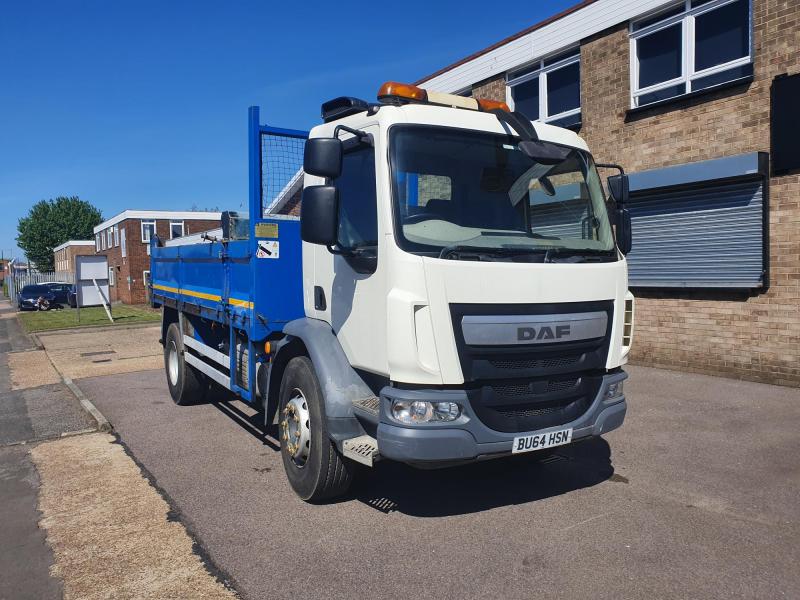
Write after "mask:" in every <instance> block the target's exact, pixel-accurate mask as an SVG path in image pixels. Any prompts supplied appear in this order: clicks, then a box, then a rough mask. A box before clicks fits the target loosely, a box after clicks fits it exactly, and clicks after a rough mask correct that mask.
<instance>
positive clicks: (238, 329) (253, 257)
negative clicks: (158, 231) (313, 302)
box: [150, 107, 308, 401]
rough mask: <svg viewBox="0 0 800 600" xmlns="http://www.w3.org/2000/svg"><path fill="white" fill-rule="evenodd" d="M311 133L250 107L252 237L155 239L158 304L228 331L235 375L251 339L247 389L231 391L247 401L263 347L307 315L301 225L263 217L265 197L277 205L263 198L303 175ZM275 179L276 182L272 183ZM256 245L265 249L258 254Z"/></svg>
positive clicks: (152, 265) (153, 271) (153, 279)
mask: <svg viewBox="0 0 800 600" xmlns="http://www.w3.org/2000/svg"><path fill="white" fill-rule="evenodd" d="M307 136H308V134H307V133H306V132H303V131H295V130H290V129H280V128H274V127H269V126H265V125H260V124H259V115H258V108H257V107H251V108H250V112H249V171H250V202H249V205H250V211H249V215H250V218H249V239H246V240H230V241H226V240H218V241H203V242H198V243H195V244H185V245H178V246H159V245H158V241H157V240H156V239H153V240H152V242H151V248H150V277H151V290H150V293H151V299H152V304H153V306H154V307H159V306H162V305H164V306H167V307H170V308H175V309H176V310H178V311H180V312H186V313H189V314H193V315H197V316H199V317H202V318H203V319H205V320H206V321H209V322H211V323H219V324H223V325H226V326H229V335H230V340H229V348H230V349H231V350H230V352H229V355H230V361H231V364H230V373H231V374H233V373H234V372H235V371H236V367H235V364H234V361H235V360H236V356H235V355H236V352H235V351H234V350H233V349H234V348H236V347H237V343H241V340H242V339H245V338H243V334H244V336H246V344H247V348H248V357H249V364H248V371H247V372H248V378H249V381H248V383H247V385H246V387H245V386H239V385H238V384H237V381H236V378H235V377H231V378H230V379H231V389H232V390H233V391H234V392H236V393H238V394H239V395H240V396H241V397H242V398H244V399H245V400H247V401H253V400H254V398H255V394H251V393H250V392H251V390H255V389H256V386H255V377H256V373H257V369H256V362H258V361H260V360H263V359H264V358H265V356H264V350H263V347H264V342H265V341H266V340H267V339H269V338H270V336H272V335H274V334H276V333H280V332H281V331H282V330H283V326H284V325H285V324H286V323H287V322H289V321H291V320H293V319H297V318H300V317H302V316H303V315H304V310H303V274H302V255H301V252H302V246H301V241H300V221H299V219H297V218H296V217H286V216H280V215H274V216H271V217H270V216H266V217H265V216H263V215H264V202H265V200H268V201H274V200H275V198H274V197H269V198H265V193H266V192H267V191H268V190H269V189H270V185H271V187H272V188H274V189H278V188H285V187H286V186H287V185H288V183H289V182H290V181H291V180H292V177H293V176H294V177H296V176H297V175H298V173H299V174H300V175H302V173H301V172H300V169H301V167H302V144H303V143H304V141H305V139H306V138H307ZM287 148H289V150H287ZM298 148H299V156H297V154H298ZM273 155H274V156H273ZM270 177H271V178H272V179H274V181H269V182H268V181H267V179H268V178H270ZM275 242H277V249H278V251H277V256H278V257H277V258H275V257H274V256H275V248H276V246H275ZM259 243H262V246H264V247H265V248H266V251H264V250H263V249H262V251H261V252H259ZM270 249H271V250H270ZM194 329H195V331H194V337H195V339H197V340H198V341H201V342H204V343H208V342H207V341H206V340H204V339H203V337H204V332H203V330H202V328H201V327H195V328H194Z"/></svg>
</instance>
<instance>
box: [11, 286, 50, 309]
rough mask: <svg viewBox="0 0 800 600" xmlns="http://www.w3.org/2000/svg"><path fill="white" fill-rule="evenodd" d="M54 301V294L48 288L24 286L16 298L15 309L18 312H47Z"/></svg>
mask: <svg viewBox="0 0 800 600" xmlns="http://www.w3.org/2000/svg"><path fill="white" fill-rule="evenodd" d="M40 299H41V301H40ZM55 301H56V297H55V294H53V292H52V291H51V290H50V288H49V287H48V286H46V285H26V286H25V287H24V288H22V290H21V291H20V292H19V295H18V296H17V308H19V310H47V309H49V308H50V307H51V306H52V305H53V304H55Z"/></svg>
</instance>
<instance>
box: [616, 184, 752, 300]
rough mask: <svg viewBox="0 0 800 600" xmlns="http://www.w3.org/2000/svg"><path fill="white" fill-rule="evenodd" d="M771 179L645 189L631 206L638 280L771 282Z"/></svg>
mask: <svg viewBox="0 0 800 600" xmlns="http://www.w3.org/2000/svg"><path fill="white" fill-rule="evenodd" d="M763 181H764V180H763V179H762V178H758V179H749V180H741V179H740V180H737V181H734V182H727V183H720V182H706V183H704V184H700V185H696V186H692V187H683V188H681V189H675V188H659V189H655V190H638V191H636V192H633V193H632V194H631V200H630V203H629V205H628V208H629V209H630V213H631V222H632V230H633V248H632V249H631V252H630V253H629V254H628V256H627V259H628V270H629V271H628V273H629V279H630V286H631V287H660V288H668V287H680V288H739V289H752V288H760V287H762V286H763V285H764V283H765V282H764V269H765V265H764V230H765V220H764V201H765V198H764V196H765V194H764V187H763Z"/></svg>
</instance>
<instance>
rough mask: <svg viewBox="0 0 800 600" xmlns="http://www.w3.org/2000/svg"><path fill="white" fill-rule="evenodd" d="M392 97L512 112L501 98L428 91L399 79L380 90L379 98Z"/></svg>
mask: <svg viewBox="0 0 800 600" xmlns="http://www.w3.org/2000/svg"><path fill="white" fill-rule="evenodd" d="M390 98H401V99H405V100H413V101H416V102H428V103H429V104H438V105H440V106H451V107H453V108H466V109H469V110H482V111H484V112H489V111H492V110H495V109H498V108H499V109H502V110H505V111H508V112H511V111H510V110H509V108H508V104H506V103H505V102H501V101H499V100H476V99H474V98H465V97H463V96H456V95H455V94H444V93H441V92H430V93H428V92H427V91H426V90H425V89H423V88H421V87H418V86H416V85H410V84H408V83H398V82H397V81H387V82H386V83H384V84H383V85H382V86H381V88H380V89H379V90H378V100H386V99H390Z"/></svg>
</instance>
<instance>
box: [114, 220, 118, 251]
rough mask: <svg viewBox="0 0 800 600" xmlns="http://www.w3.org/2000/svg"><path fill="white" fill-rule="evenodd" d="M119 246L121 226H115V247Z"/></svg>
mask: <svg viewBox="0 0 800 600" xmlns="http://www.w3.org/2000/svg"><path fill="white" fill-rule="evenodd" d="M117 246H119V225H114V247H115V248H116V247H117Z"/></svg>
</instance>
